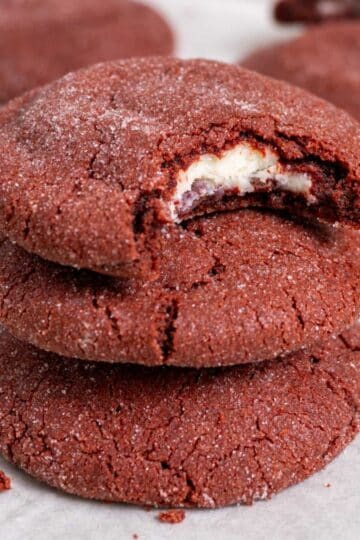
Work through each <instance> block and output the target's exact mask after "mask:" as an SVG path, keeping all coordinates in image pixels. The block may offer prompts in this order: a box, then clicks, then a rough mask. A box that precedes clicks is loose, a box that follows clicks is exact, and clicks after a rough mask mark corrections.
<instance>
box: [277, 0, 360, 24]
mask: <svg viewBox="0 0 360 540" xmlns="http://www.w3.org/2000/svg"><path fill="white" fill-rule="evenodd" d="M275 18H276V19H277V20H278V21H279V22H306V23H313V22H321V21H327V20H330V19H348V18H349V19H356V18H360V2H359V0H280V1H279V2H277V3H276V6H275Z"/></svg>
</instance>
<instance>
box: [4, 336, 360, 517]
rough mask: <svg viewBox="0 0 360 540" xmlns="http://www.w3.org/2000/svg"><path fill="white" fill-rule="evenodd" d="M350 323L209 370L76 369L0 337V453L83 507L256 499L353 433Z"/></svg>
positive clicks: (356, 382) (323, 460)
mask: <svg viewBox="0 0 360 540" xmlns="http://www.w3.org/2000/svg"><path fill="white" fill-rule="evenodd" d="M359 351H360V331H359V327H357V328H356V329H354V330H353V331H352V332H350V334H349V335H344V336H342V337H341V338H338V339H336V338H332V339H330V341H328V342H327V343H326V344H324V345H319V346H317V347H315V348H314V349H313V350H312V351H311V352H298V353H297V354H294V355H293V356H290V357H288V358H285V359H283V360H277V361H273V362H272V363H271V362H266V363H264V364H260V365H249V366H246V367H244V366H243V367H236V368H228V369H217V370H200V371H197V370H179V369H175V368H152V369H149V368H141V367H139V366H138V367H135V366H120V365H118V366H109V365H103V364H87V363H84V362H76V361H74V360H73V361H69V360H65V359H62V358H60V357H56V356H55V355H50V354H49V353H46V352H40V351H39V350H36V349H34V348H32V347H30V346H29V345H26V344H23V343H21V342H19V341H17V340H15V339H14V338H12V337H10V335H9V334H7V333H5V332H1V334H0V453H1V454H2V455H3V456H4V457H5V458H7V459H8V460H9V461H11V462H12V463H14V464H15V465H17V466H18V467H20V468H21V469H24V470H25V471H26V472H28V473H29V474H31V475H32V476H34V477H35V478H37V479H38V480H41V481H43V482H46V483H47V484H49V485H51V486H54V487H57V488H60V489H62V490H65V491H67V492H69V493H72V494H76V495H79V496H81V497H86V498H91V499H101V500H105V501H121V502H127V503H135V504H141V505H156V506H170V507H182V506H183V507H204V508H214V507H219V506H225V505H229V504H234V503H246V504H249V503H252V502H253V501H255V500H257V499H267V498H270V497H271V496H272V495H273V494H275V493H277V492H278V491H280V490H282V489H284V488H287V487H289V486H291V485H293V484H296V483H297V482H300V481H302V480H304V479H305V478H307V477H309V476H310V475H311V474H313V473H315V472H316V471H319V470H320V469H322V468H323V467H324V466H325V465H327V464H328V463H329V462H330V461H331V460H332V459H333V458H334V457H335V456H337V455H338V454H339V452H340V451H341V450H343V448H345V446H346V445H347V444H348V443H350V441H351V440H352V439H353V438H354V437H355V435H356V434H357V433H358V431H359V411H360V402H359V396H360V352H359Z"/></svg>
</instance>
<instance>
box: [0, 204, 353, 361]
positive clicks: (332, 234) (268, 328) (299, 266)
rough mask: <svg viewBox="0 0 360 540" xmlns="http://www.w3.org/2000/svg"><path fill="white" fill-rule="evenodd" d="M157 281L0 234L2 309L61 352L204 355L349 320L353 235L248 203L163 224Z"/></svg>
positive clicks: (26, 332)
mask: <svg viewBox="0 0 360 540" xmlns="http://www.w3.org/2000/svg"><path fill="white" fill-rule="evenodd" d="M163 240H164V241H163V245H162V247H161V251H160V253H159V257H160V259H161V266H162V274H161V277H160V278H159V279H158V280H157V281H153V282H148V281H145V282H144V281H139V280H119V279H115V278H110V277H105V276H101V275H99V274H94V273H91V272H87V271H78V270H73V269H70V268H66V267H62V266H60V265H56V264H54V263H48V262H46V261H44V260H42V259H40V258H38V257H35V256H34V255H30V254H28V253H27V252H26V251H24V250H22V249H21V248H18V247H16V246H15V245H13V244H10V243H9V242H8V241H6V242H4V243H3V244H2V246H1V247H0V321H1V323H2V324H4V325H5V326H6V327H7V328H8V329H9V330H10V331H11V332H12V333H13V334H14V335H16V336H17V337H18V338H19V339H23V340H24V341H25V340H26V341H28V342H31V343H33V344H34V345H37V346H38V347H40V348H42V349H45V350H51V351H53V352H56V353H58V354H63V355H65V356H69V357H77V358H81V359H86V360H94V361H105V362H131V363H141V364H146V365H160V364H166V365H177V366H190V367H204V366H216V365H229V364H239V363H246V362H256V361H260V360H268V359H271V358H274V357H276V356H278V355H279V354H282V353H287V352H292V351H295V350H298V349H299V348H301V347H303V346H308V345H310V344H312V343H314V342H316V341H319V340H322V339H324V338H325V337H327V336H329V335H332V334H338V333H339V332H340V331H342V330H343V329H344V328H347V327H349V326H350V325H352V324H353V321H354V320H355V319H356V317H357V315H358V314H359V310H360V295H359V291H360V264H359V260H360V236H359V233H357V232H344V231H342V230H341V229H340V230H337V229H333V228H332V227H330V228H329V227H326V226H323V227H310V226H308V227H306V226H305V225H301V224H297V223H295V222H292V221H291V220H289V219H285V218H283V217H280V216H277V215H271V214H266V213H262V212H256V211H251V210H244V211H243V212H232V213H222V214H218V215H213V216H212V217H206V218H198V219H196V220H192V221H191V222H189V223H188V224H187V228H186V229H184V230H183V231H182V232H180V231H172V233H170V232H169V231H167V230H166V229H164V230H163Z"/></svg>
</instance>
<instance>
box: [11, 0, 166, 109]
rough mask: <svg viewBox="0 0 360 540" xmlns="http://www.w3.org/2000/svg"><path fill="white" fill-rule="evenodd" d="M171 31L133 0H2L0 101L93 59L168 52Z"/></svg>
mask: <svg viewBox="0 0 360 540" xmlns="http://www.w3.org/2000/svg"><path fill="white" fill-rule="evenodd" d="M172 51H173V35H172V32H171V30H170V28H169V26H168V24H167V22H166V21H165V20H164V19H163V18H162V17H161V16H160V15H159V14H158V13H157V12H156V11H154V10H153V9H152V8H150V7H148V6H146V5H144V4H143V3H141V2H137V1H132V0H103V1H99V0H3V1H2V2H1V4H0V103H1V102H3V103H4V102H6V101H8V100H9V99H10V98H12V97H14V96H17V95H19V94H22V93H23V92H25V91H26V90H29V89H31V88H34V87H35V86H38V85H41V84H44V83H47V82H50V81H52V80H54V79H57V78H58V77H60V76H62V75H64V74H65V73H68V72H69V71H73V70H75V69H78V68H81V67H83V66H89V65H91V64H94V63H96V62H103V61H105V60H114V59H117V58H127V57H130V56H148V55H161V54H170V53H171V52H172Z"/></svg>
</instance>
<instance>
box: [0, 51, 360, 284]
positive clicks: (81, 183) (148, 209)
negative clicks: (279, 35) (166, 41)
mask: <svg viewBox="0 0 360 540" xmlns="http://www.w3.org/2000/svg"><path fill="white" fill-rule="evenodd" d="M314 111H316V114H314ZM0 147H1V148H2V152H1V154H0V230H1V231H3V233H4V234H5V235H7V236H8V237H9V238H10V239H11V240H13V241H15V242H17V243H18V244H19V245H21V246H22V247H24V248H25V249H27V250H28V251H30V252H33V253H36V254H38V255H40V256H42V257H44V258H46V259H50V260H53V261H55V262H59V263H61V264H69V265H72V266H79V267H85V268H90V269H92V270H96V271H100V272H105V273H106V272H107V273H109V274H113V275H120V276H126V275H134V273H136V272H139V273H142V274H143V275H144V274H148V275H149V274H151V272H152V270H153V263H154V258H156V253H157V235H158V233H159V230H160V228H161V226H162V224H163V223H164V222H169V223H173V224H174V226H175V227H178V226H179V224H180V223H181V222H183V221H184V220H186V219H187V218H189V217H192V216H194V215H197V214H204V213H207V212H214V211H218V210H224V209H232V208H239V207H240V206H244V205H245V206H247V205H263V206H271V207H276V208H277V207H286V208H288V209H290V211H291V212H294V213H299V214H302V215H304V214H305V215H307V214H311V215H312V216H314V215H315V216H317V217H318V216H320V217H321V218H323V219H328V220H330V221H332V220H334V219H335V220H341V221H343V222H349V223H351V224H353V225H354V226H356V227H358V226H359V217H360V158H359V156H360V126H359V125H358V124H357V123H355V122H352V120H351V119H350V118H349V117H348V116H347V115H346V114H345V113H342V112H339V111H338V110H336V109H335V108H333V107H332V106H331V105H329V104H326V103H325V102H323V101H320V100H318V99H317V98H315V97H313V96H310V95H308V94H306V93H304V92H303V91H302V90H300V89H295V88H293V87H290V86H287V85H286V84H284V83H280V82H277V81H273V80H270V79H267V78H264V77H262V76H260V75H256V74H255V73H251V72H248V71H245V70H242V69H241V68H239V67H237V66H231V65H226V64H220V63H217V62H210V61H205V60H204V61H201V60H187V61H186V60H184V61H182V60H175V59H170V58H169V59H151V60H149V59H135V60H129V61H119V62H114V63H111V62H110V63H107V64H102V65H97V66H94V67H91V68H89V69H87V70H82V71H80V72H77V73H75V74H70V75H68V76H67V77H65V78H64V79H62V80H60V81H58V82H55V83H53V84H51V85H50V86H47V87H45V88H42V89H39V90H36V91H34V92H32V93H30V94H27V95H26V96H24V97H23V98H21V99H18V100H15V101H14V102H12V103H10V104H9V105H8V106H6V107H4V108H3V109H2V110H1V111H0Z"/></svg>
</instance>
